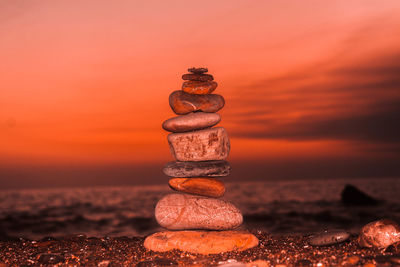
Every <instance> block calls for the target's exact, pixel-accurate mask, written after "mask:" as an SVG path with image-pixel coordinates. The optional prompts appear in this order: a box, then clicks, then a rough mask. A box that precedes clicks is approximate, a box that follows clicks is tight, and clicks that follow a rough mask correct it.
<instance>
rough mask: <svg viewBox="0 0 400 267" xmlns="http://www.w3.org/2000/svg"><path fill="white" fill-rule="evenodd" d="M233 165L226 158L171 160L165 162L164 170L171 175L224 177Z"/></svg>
mask: <svg viewBox="0 0 400 267" xmlns="http://www.w3.org/2000/svg"><path fill="white" fill-rule="evenodd" d="M230 171H231V165H229V162H227V161H225V160H210V161H171V162H168V163H167V164H165V166H164V168H163V172H164V174H165V175H167V176H170V177H182V178H190V177H223V176H228V175H229V173H230Z"/></svg>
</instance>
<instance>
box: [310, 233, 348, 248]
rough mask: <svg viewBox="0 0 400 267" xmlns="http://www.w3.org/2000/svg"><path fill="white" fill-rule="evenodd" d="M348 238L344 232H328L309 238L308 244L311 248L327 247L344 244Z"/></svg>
mask: <svg viewBox="0 0 400 267" xmlns="http://www.w3.org/2000/svg"><path fill="white" fill-rule="evenodd" d="M349 236H350V234H349V233H348V232H346V231H345V230H328V231H324V232H321V233H318V234H315V235H313V236H311V237H310V239H309V240H308V243H310V245H313V246H329V245H334V244H338V243H341V242H344V241H346V240H347V239H348V238H349Z"/></svg>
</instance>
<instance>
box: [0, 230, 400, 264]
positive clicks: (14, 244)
mask: <svg viewBox="0 0 400 267" xmlns="http://www.w3.org/2000/svg"><path fill="white" fill-rule="evenodd" d="M250 232H251V233H252V234H254V235H255V236H256V237H257V238H258V239H259V241H260V243H259V245H258V246H257V247H255V248H252V249H249V250H246V251H241V252H235V251H234V252H226V253H220V254H212V255H200V254H192V253H188V252H182V251H177V250H174V251H170V252H152V251H148V250H146V249H145V248H144V246H143V241H144V239H145V237H104V238H97V237H86V236H85V235H73V236H65V237H62V238H51V237H48V238H44V239H42V240H39V241H35V240H26V239H18V240H2V241H0V266H1V267H4V266H21V265H25V266H38V265H54V264H57V265H58V266H83V265H85V266H191V265H192V266H217V265H220V264H224V263H225V264H227V263H230V264H231V265H232V264H233V263H236V262H240V263H250V262H255V261H259V262H260V261H262V263H263V264H266V265H259V266H269V265H271V266H277V265H279V264H281V265H286V266H334V265H342V266H343V265H346V266H363V265H365V266H373V265H375V266H392V265H395V264H396V260H397V261H398V262H397V264H400V249H399V248H398V247H393V246H392V247H389V248H387V249H386V250H378V249H373V248H361V247H360V246H359V245H358V243H357V236H355V235H352V236H351V237H350V238H349V239H348V240H347V241H345V242H343V243H340V244H336V245H331V246H321V247H318V246H311V245H310V244H308V242H307V240H308V237H307V236H305V235H300V234H295V233H293V234H289V235H271V234H268V233H267V232H262V231H250ZM385 263H387V265H385ZM368 264H373V265H368ZM249 266H251V265H249ZM254 266H257V265H254Z"/></svg>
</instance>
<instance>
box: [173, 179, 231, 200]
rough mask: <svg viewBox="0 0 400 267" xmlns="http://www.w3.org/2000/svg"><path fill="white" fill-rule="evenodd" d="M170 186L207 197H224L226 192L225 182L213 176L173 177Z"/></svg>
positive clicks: (180, 190)
mask: <svg viewBox="0 0 400 267" xmlns="http://www.w3.org/2000/svg"><path fill="white" fill-rule="evenodd" d="M169 186H170V187H171V188H172V189H174V190H176V191H179V192H183V193H188V194H195V195H201V196H206V197H222V196H223V195H224V193H225V186H224V183H223V182H222V181H220V180H217V179H213V178H172V179H170V180H169Z"/></svg>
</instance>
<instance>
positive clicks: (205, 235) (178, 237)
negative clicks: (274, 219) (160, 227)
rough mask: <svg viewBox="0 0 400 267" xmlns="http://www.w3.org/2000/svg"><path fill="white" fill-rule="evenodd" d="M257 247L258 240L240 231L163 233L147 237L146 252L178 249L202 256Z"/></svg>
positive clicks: (145, 242)
mask: <svg viewBox="0 0 400 267" xmlns="http://www.w3.org/2000/svg"><path fill="white" fill-rule="evenodd" d="M257 245H258V239H257V237H255V236H254V235H252V234H250V233H248V232H242V231H222V232H219V231H163V232H158V233H155V234H152V235H151V236H148V237H147V238H146V239H145V241H144V246H145V248H146V249H148V250H153V251H157V252H166V251H170V250H173V249H179V250H182V251H186V252H191V253H199V254H203V255H208V254H218V253H222V252H228V251H243V250H246V249H250V248H252V247H255V246H257Z"/></svg>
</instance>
